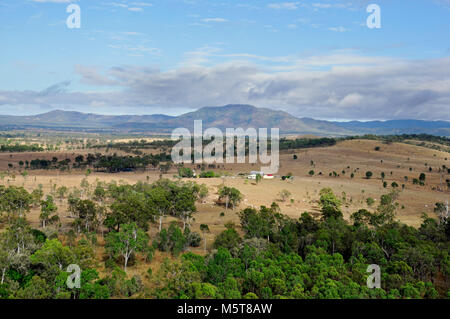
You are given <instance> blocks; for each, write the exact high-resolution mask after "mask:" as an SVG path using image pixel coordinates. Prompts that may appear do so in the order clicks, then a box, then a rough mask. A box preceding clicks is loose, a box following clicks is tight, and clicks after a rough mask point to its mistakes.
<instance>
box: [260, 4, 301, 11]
mask: <svg viewBox="0 0 450 319" xmlns="http://www.w3.org/2000/svg"><path fill="white" fill-rule="evenodd" d="M300 6H302V4H301V2H276V3H269V4H268V5H267V7H268V8H269V9H276V10H297V9H298V8H299V7H300Z"/></svg>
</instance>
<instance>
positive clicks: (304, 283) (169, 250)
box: [0, 179, 450, 299]
mask: <svg viewBox="0 0 450 319" xmlns="http://www.w3.org/2000/svg"><path fill="white" fill-rule="evenodd" d="M207 194H208V189H207V188H206V187H205V186H204V185H198V184H196V183H192V182H187V183H183V182H173V181H169V180H164V179H160V180H159V181H157V182H155V183H153V184H148V183H137V184H135V185H128V184H117V183H114V182H111V183H109V184H105V183H102V182H97V183H96V184H94V185H90V184H89V183H88V182H87V180H83V182H82V183H81V185H80V188H77V189H73V190H72V191H69V190H68V189H67V188H65V187H64V186H61V187H59V188H56V187H55V188H54V190H53V191H52V193H51V194H48V195H46V196H45V197H44V193H43V191H42V188H37V189H35V190H34V191H33V192H32V193H28V192H27V191H26V190H25V189H23V188H21V187H14V186H9V187H4V186H0V212H2V214H1V218H2V222H3V230H2V232H1V234H0V276H1V281H0V297H1V298H79V299H90V298H93V299H95V298H113V297H120V298H127V297H135V298H449V297H450V280H449V275H450V255H449V254H450V245H449V244H450V220H449V218H448V212H447V208H446V206H445V205H444V204H443V203H437V204H436V207H435V212H436V214H437V215H438V216H439V218H438V219H433V218H430V217H428V216H426V215H424V216H423V221H422V225H421V226H420V227H419V228H418V229H416V228H413V227H410V226H407V225H405V224H402V223H400V222H398V221H396V219H395V213H396V210H397V207H398V204H397V202H396V200H397V197H398V194H399V191H398V190H394V191H392V192H390V193H388V194H386V195H383V196H382V197H381V198H380V201H379V205H378V206H377V207H376V208H375V209H373V210H372V211H368V210H365V209H361V210H359V211H357V212H355V213H353V214H352V216H351V220H350V221H346V220H344V219H343V215H342V211H341V202H340V200H339V199H338V198H337V197H336V196H335V195H334V194H333V192H332V190H331V189H328V188H325V189H323V190H322V191H321V192H320V199H319V201H318V205H319V207H320V210H321V215H320V217H318V218H314V217H313V214H311V213H307V212H305V213H304V214H303V215H302V216H301V217H300V218H299V219H298V220H294V219H291V218H288V217H286V216H285V215H283V214H282V212H281V211H280V208H279V207H278V205H277V204H275V203H274V204H272V206H271V207H261V208H260V209H254V208H246V209H243V210H241V211H238V212H237V213H238V216H239V220H240V225H234V224H232V223H227V224H226V225H225V226H226V229H225V230H224V231H223V232H221V233H220V234H218V235H217V236H216V238H215V240H214V242H212V243H210V245H209V246H210V247H209V248H210V249H209V250H208V245H207V242H206V236H205V234H206V233H208V232H209V226H208V225H207V224H202V225H201V226H200V232H201V233H196V232H194V231H192V230H191V223H192V220H193V219H194V218H195V214H196V212H197V208H196V203H197V202H198V201H201V200H202V199H203V198H205V197H206V196H207ZM218 195H219V200H218V202H217V205H224V206H225V208H226V209H228V208H232V209H234V208H235V207H237V205H238V204H239V202H240V201H241V199H242V196H241V194H240V192H239V190H237V189H235V188H230V187H225V186H224V187H221V188H220V189H219V190H218ZM64 201H66V202H67V205H68V214H70V219H71V223H70V225H63V224H62V223H61V220H60V212H59V210H60V208H61V205H62V203H63V202H64ZM58 203H59V205H58ZM32 207H36V208H37V207H39V208H40V211H41V214H40V221H41V227H40V228H39V229H33V228H32V227H31V226H30V224H29V222H28V220H27V215H28V213H29V211H30V210H31V208H32ZM64 213H65V212H64ZM169 216H170V217H171V218H172V219H174V221H173V222H171V223H170V224H169V226H168V227H167V228H164V227H163V221H164V220H165V219H166V218H167V217H169ZM152 230H153V231H152ZM152 233H153V235H152V236H151V235H150V234H152ZM202 242H203V244H204V249H203V251H204V253H203V254H201V255H200V254H194V253H192V252H190V251H189V250H190V249H191V247H201V245H202ZM211 246H212V247H211ZM156 251H160V252H161V253H158V254H162V255H163V256H164V260H163V261H162V263H161V264H160V265H159V264H158V265H159V267H157V268H155V267H152V265H153V264H154V263H155V260H154V257H155V254H156ZM72 264H76V265H78V266H80V268H81V269H82V274H81V287H80V288H75V289H69V288H68V287H67V285H66V281H67V277H68V276H69V275H70V274H69V273H68V272H67V271H66V270H67V267H68V266H69V265H72ZM371 264H377V265H379V266H380V267H381V271H382V277H381V289H369V288H368V287H367V285H366V280H367V276H368V275H369V274H368V273H367V272H366V270H367V267H368V265H371ZM142 267H144V269H145V270H144V271H140V272H139V271H137V269H138V268H139V269H142ZM152 269H154V270H155V271H153V270H152ZM131 273H133V274H134V275H131Z"/></svg>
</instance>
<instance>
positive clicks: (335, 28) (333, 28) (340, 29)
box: [328, 26, 348, 32]
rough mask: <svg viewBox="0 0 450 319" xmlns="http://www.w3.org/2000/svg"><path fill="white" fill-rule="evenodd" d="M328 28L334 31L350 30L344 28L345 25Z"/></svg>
mask: <svg viewBox="0 0 450 319" xmlns="http://www.w3.org/2000/svg"><path fill="white" fill-rule="evenodd" d="M328 30H330V31H334V32H347V31H348V29H346V28H344V27H343V26H339V27H331V28H328Z"/></svg>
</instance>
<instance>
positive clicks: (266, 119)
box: [115, 105, 351, 135]
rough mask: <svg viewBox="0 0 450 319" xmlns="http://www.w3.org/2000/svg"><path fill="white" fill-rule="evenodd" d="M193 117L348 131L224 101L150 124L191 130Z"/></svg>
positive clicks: (215, 122)
mask: <svg viewBox="0 0 450 319" xmlns="http://www.w3.org/2000/svg"><path fill="white" fill-rule="evenodd" d="M195 120H202V121H203V127H204V128H208V127H216V128H219V129H221V130H223V131H224V130H225V129H226V128H239V127H241V128H243V129H247V128H249V127H253V128H268V129H270V128H280V133H282V134H316V135H324V134H326V135H347V134H351V131H349V130H347V129H345V128H342V127H340V126H338V125H336V124H334V123H331V122H325V121H316V120H310V119H308V120H304V119H299V118H296V117H294V116H292V115H290V114H289V113H286V112H283V111H275V110H271V109H266V108H257V107H255V106H252V105H226V106H220V107H211V106H210V107H204V108H201V109H199V110H197V111H195V112H190V113H186V114H183V115H180V116H178V117H174V118H171V119H168V120H166V121H162V122H160V123H157V124H155V125H154V127H155V128H158V129H160V130H161V131H163V132H171V131H172V130H173V129H174V128H177V127H185V128H188V129H189V130H191V131H192V130H193V125H194V121H195ZM115 127H116V128H120V129H134V130H140V129H145V128H146V124H144V123H132V122H128V123H124V124H119V125H116V126H115ZM147 129H148V127H147Z"/></svg>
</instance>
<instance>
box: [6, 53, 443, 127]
mask: <svg viewBox="0 0 450 319" xmlns="http://www.w3.org/2000/svg"><path fill="white" fill-rule="evenodd" d="M215 54H221V52H220V51H219V50H217V49H215V48H204V49H202V50H197V51H196V52H191V58H193V59H194V58H197V63H192V62H193V61H191V63H189V64H186V65H183V66H180V67H179V68H177V69H172V70H168V71H164V72H163V71H160V70H157V69H152V68H147V67H137V66H119V67H113V68H110V69H107V70H103V69H98V68H95V67H89V66H77V68H76V69H75V71H76V73H77V74H78V75H79V76H81V79H82V82H83V83H84V84H85V85H93V86H95V87H99V86H105V88H108V87H109V88H110V91H109V92H104V91H103V90H102V91H101V92H92V91H91V92H71V91H69V90H68V89H69V84H70V83H69V82H63V83H59V84H55V85H52V86H50V87H48V88H46V89H44V90H42V91H38V92H37V91H5V90H3V91H2V90H0V96H2V98H1V99H0V105H2V108H3V106H5V108H7V107H9V106H11V105H17V106H20V105H35V106H40V107H58V108H80V109H83V108H84V109H85V110H86V108H89V107H91V106H93V105H97V106H102V105H107V106H108V107H117V108H119V109H123V108H127V107H130V106H132V107H135V108H154V107H160V108H165V109H167V111H168V112H169V110H170V109H174V108H177V109H180V108H183V109H185V110H187V109H189V108H198V107H201V106H205V105H224V104H228V103H248V104H253V105H256V106H261V107H271V108H276V109H283V110H286V111H289V112H291V113H292V114H294V115H297V116H308V117H313V118H341V119H361V118H364V119H371V118H372V119H390V118H397V119H399V118H416V119H440V120H450V108H449V107H448V106H449V105H450V75H449V74H448V71H447V70H448V69H450V58H443V59H434V60H433V59H431V60H421V61H402V60H395V59H387V58H384V57H367V56H361V55H356V54H350V53H349V52H346V53H343V52H338V53H336V54H335V55H330V56H310V57H306V58H295V57H280V58H270V57H260V56H255V55H251V54H230V55H229V56H232V59H235V58H236V57H238V56H239V57H240V58H241V59H242V60H240V61H237V60H232V61H230V62H228V63H223V64H219V65H213V66H203V65H202V64H203V63H208V64H209V60H208V59H209V58H210V57H213V56H214V55H215ZM245 59H247V62H245ZM263 59H272V60H273V61H278V63H279V64H280V65H279V66H278V67H276V68H274V67H270V68H269V67H265V66H261V65H257V64H255V63H251V62H248V60H253V61H260V60H263ZM271 64H272V63H271Z"/></svg>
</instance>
